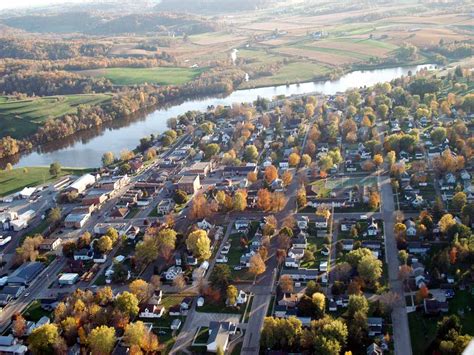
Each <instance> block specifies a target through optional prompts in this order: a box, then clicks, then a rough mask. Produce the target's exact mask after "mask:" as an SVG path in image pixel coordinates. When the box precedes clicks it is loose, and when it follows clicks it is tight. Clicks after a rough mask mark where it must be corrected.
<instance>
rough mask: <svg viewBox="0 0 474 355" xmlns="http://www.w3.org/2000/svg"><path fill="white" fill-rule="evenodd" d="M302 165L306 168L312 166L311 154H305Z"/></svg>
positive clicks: (302, 157)
mask: <svg viewBox="0 0 474 355" xmlns="http://www.w3.org/2000/svg"><path fill="white" fill-rule="evenodd" d="M301 163H302V164H303V165H304V166H306V167H308V166H310V165H311V156H310V155H309V154H303V155H302V156H301Z"/></svg>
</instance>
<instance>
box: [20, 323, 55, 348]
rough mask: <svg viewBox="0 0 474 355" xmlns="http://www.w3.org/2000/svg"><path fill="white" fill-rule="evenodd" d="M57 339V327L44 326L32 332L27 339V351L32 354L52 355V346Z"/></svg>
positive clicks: (53, 325) (51, 325)
mask: <svg viewBox="0 0 474 355" xmlns="http://www.w3.org/2000/svg"><path fill="white" fill-rule="evenodd" d="M59 339H60V337H59V332H58V327H57V326H56V325H55V324H45V325H42V326H40V327H38V328H36V329H35V330H33V332H32V333H31V335H30V336H29V337H28V344H29V349H30V350H31V352H32V353H33V354H53V353H54V350H53V348H54V345H55V344H56V343H57V342H58V341H59Z"/></svg>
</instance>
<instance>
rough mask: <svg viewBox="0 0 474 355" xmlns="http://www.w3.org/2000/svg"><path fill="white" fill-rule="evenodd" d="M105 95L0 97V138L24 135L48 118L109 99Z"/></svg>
mask: <svg viewBox="0 0 474 355" xmlns="http://www.w3.org/2000/svg"><path fill="white" fill-rule="evenodd" d="M111 97H112V95H109V94H90V95H89V94H85V95H67V96H46V97H41V98H33V99H27V100H12V99H7V98H5V97H2V99H1V100H0V138H1V137H5V136H11V137H13V138H24V137H26V136H28V135H30V134H33V133H34V132H36V130H37V128H38V126H40V125H41V124H43V123H44V122H45V121H46V120H47V119H49V118H58V117H61V116H64V115H66V114H73V113H76V112H77V108H78V107H79V106H80V105H89V106H94V105H98V104H101V103H104V102H107V101H109V100H110V99H111Z"/></svg>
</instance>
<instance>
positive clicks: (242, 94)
mask: <svg viewBox="0 0 474 355" xmlns="http://www.w3.org/2000/svg"><path fill="white" fill-rule="evenodd" d="M421 68H429V69H433V68H434V67H433V66H432V65H429V64H425V65H418V66H408V67H397V68H385V69H375V70H366V71H354V72H351V73H348V74H346V75H344V76H342V77H341V78H339V79H337V80H327V81H318V82H309V83H302V84H293V85H279V86H271V87H262V88H255V89H246V90H237V91H234V92H233V93H232V94H230V95H229V96H226V97H212V98H201V99H193V100H189V101H185V102H183V103H181V104H179V105H175V106H171V107H167V108H163V109H158V110H156V111H153V112H151V113H149V114H146V115H142V116H141V117H138V118H131V119H129V120H127V121H121V122H114V123H112V124H110V125H106V126H105V127H100V128H97V129H96V130H91V131H87V132H80V133H78V134H77V135H74V136H72V137H70V138H69V139H65V140H64V141H61V142H53V143H50V144H47V145H45V146H42V147H39V148H37V149H36V150H35V151H33V152H32V153H30V154H25V155H23V156H22V157H20V158H19V159H18V161H16V162H14V163H15V166H17V167H22V166H47V165H49V164H51V163H52V162H54V161H58V162H59V163H61V165H62V166H68V167H96V166H99V165H100V164H101V157H102V155H103V154H104V153H105V152H107V151H112V152H114V153H115V154H117V155H118V154H119V153H120V151H121V150H122V149H125V148H127V149H133V148H135V147H136V146H137V145H138V143H139V140H140V138H142V137H145V136H148V135H150V134H151V133H154V134H158V133H160V132H163V131H164V130H166V129H167V128H166V121H167V119H168V118H170V117H175V116H178V115H181V114H183V113H185V112H187V111H190V110H206V109H207V107H208V106H210V105H214V106H215V105H230V104H232V103H234V102H251V101H254V100H255V99H256V98H257V97H263V98H267V99H272V98H273V97H274V96H277V95H285V96H290V95H295V94H307V93H314V92H319V93H322V94H327V95H332V94H335V93H337V92H342V91H345V90H347V89H349V88H355V87H363V86H370V85H373V84H376V83H378V82H385V81H390V80H392V79H395V78H398V77H400V76H402V75H407V74H408V72H410V71H411V72H412V73H415V72H416V71H418V70H420V69H421Z"/></svg>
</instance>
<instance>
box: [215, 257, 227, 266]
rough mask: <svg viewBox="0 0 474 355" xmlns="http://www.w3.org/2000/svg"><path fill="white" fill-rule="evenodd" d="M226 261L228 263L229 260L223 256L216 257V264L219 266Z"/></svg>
mask: <svg viewBox="0 0 474 355" xmlns="http://www.w3.org/2000/svg"><path fill="white" fill-rule="evenodd" d="M227 261H229V259H228V258H227V256H225V255H221V256H219V257H217V259H216V263H221V264H222V263H226V262H227Z"/></svg>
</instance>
